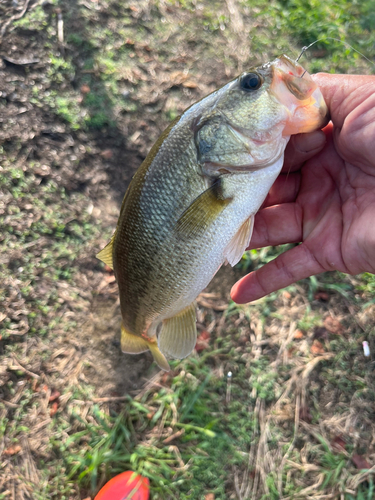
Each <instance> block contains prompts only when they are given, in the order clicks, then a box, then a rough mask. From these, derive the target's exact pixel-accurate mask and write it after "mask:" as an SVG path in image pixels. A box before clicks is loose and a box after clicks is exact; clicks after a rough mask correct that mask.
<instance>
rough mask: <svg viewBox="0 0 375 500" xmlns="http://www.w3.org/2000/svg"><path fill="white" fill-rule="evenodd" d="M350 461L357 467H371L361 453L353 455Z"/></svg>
mask: <svg viewBox="0 0 375 500" xmlns="http://www.w3.org/2000/svg"><path fill="white" fill-rule="evenodd" d="M352 462H353V464H354V465H355V466H356V467H357V469H371V465H370V464H369V463H368V462H367V460H366V459H365V457H363V456H362V455H353V456H352Z"/></svg>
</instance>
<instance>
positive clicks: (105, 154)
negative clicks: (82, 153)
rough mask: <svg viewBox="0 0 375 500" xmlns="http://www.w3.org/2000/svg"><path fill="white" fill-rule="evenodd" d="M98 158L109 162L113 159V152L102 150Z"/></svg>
mask: <svg viewBox="0 0 375 500" xmlns="http://www.w3.org/2000/svg"><path fill="white" fill-rule="evenodd" d="M100 156H101V157H102V158H104V159H105V160H110V159H111V158H112V157H113V151H112V149H104V150H103V151H101V152H100Z"/></svg>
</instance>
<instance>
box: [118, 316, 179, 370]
mask: <svg viewBox="0 0 375 500" xmlns="http://www.w3.org/2000/svg"><path fill="white" fill-rule="evenodd" d="M121 350H122V351H123V352H127V353H129V354H139V353H141V352H145V351H148V350H150V351H151V354H152V355H153V357H154V360H155V362H156V363H157V364H158V365H159V368H161V369H162V370H165V371H166V372H169V370H170V368H169V364H168V361H167V360H166V359H165V356H164V355H163V354H162V353H161V352H160V350H159V348H158V346H157V343H156V340H154V341H150V340H146V339H144V338H143V337H139V336H138V335H134V334H133V333H130V332H128V331H127V330H126V329H125V327H124V325H121Z"/></svg>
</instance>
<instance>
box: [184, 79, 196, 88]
mask: <svg viewBox="0 0 375 500" xmlns="http://www.w3.org/2000/svg"><path fill="white" fill-rule="evenodd" d="M182 86H183V87H186V88H188V89H196V88H197V87H198V84H197V83H196V82H193V80H187V81H186V82H184V83H183V84H182Z"/></svg>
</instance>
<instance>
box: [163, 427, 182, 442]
mask: <svg viewBox="0 0 375 500" xmlns="http://www.w3.org/2000/svg"><path fill="white" fill-rule="evenodd" d="M183 434H185V429H181V430H180V431H177V432H175V433H174V434H172V435H171V436H169V437H167V438H165V439H164V440H163V443H164V444H168V443H170V442H171V441H173V440H174V439H177V438H179V437H180V436H182V435H183Z"/></svg>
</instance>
